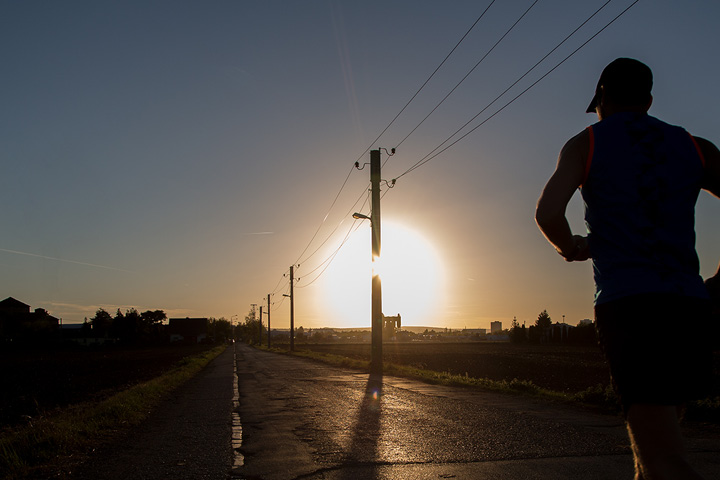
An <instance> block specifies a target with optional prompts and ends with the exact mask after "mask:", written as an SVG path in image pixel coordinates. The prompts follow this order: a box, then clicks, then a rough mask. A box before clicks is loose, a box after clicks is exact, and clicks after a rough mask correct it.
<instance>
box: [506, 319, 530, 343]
mask: <svg viewBox="0 0 720 480" xmlns="http://www.w3.org/2000/svg"><path fill="white" fill-rule="evenodd" d="M508 333H509V335H510V340H511V341H512V342H515V343H522V342H525V341H526V340H527V337H526V332H525V326H524V325H523V326H522V327H521V326H520V323H519V322H518V321H517V317H513V321H512V323H511V324H510V331H509V332H508Z"/></svg>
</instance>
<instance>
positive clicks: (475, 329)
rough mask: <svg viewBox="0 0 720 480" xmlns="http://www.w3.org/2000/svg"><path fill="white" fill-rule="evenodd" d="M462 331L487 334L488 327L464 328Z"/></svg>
mask: <svg viewBox="0 0 720 480" xmlns="http://www.w3.org/2000/svg"><path fill="white" fill-rule="evenodd" d="M462 332H463V333H465V334H468V335H487V328H464V329H463V331H462Z"/></svg>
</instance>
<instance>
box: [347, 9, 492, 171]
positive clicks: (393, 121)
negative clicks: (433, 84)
mask: <svg viewBox="0 0 720 480" xmlns="http://www.w3.org/2000/svg"><path fill="white" fill-rule="evenodd" d="M494 3H495V0H492V1H491V2H490V5H488V6H487V7H486V8H485V10H483V12H482V13H481V14H480V16H479V17H478V18H477V20H475V23H473V24H472V26H471V27H470V28H469V29H468V31H467V32H465V35H463V36H462V38H461V39H460V40H459V41H458V42H457V43H456V44H455V46H454V47H453V48H452V50H450V53H448V54H447V55H446V56H445V58H444V59H443V61H442V62H440V65H438V66H437V68H436V69H435V70H434V71H433V72H432V73H431V74H430V76H429V77H428V78H427V80H425V82H424V83H423V84H422V85H421V86H420V88H419V89H418V90H417V92H415V94H414V95H413V96H412V97H411V98H410V100H408V102H407V103H406V104H405V106H404V107H403V108H402V109H401V110H400V111H399V112H398V114H397V115H395V117H394V118H393V119H392V120H390V123H388V125H387V127H385V128H384V129H383V131H382V132H380V135H378V136H377V138H376V139H375V140H373V141H372V142H371V143H370V146H369V147H367V148H366V149H365V151H364V152H363V153H361V154H360V157H358V159H357V161H358V162H359V161H360V160H362V158H363V156H365V154H366V153H367V152H368V151H369V150H370V149H371V148H372V146H373V145H375V144H376V143H377V141H378V140H380V137H382V136H383V135H384V134H385V132H387V131H388V129H389V128H390V127H391V126H392V124H393V123H395V120H397V119H398V117H400V115H402V113H403V112H404V111H405V109H406V108H407V107H408V106H409V105H410V104H411V103H412V102H413V100H415V97H417V96H418V95H419V94H420V92H421V91H422V90H423V89H424V88H425V86H426V85H427V84H428V83H429V82H430V80H431V79H432V78H433V77H434V76H435V74H436V73H437V72H438V70H440V68H442V66H443V65H444V64H445V62H446V61H447V59H448V58H450V56H451V55H452V54H453V52H455V50H456V49H457V48H458V47H459V46H460V44H461V43H462V42H463V40H465V37H467V36H468V35H469V34H470V32H471V31H472V30H473V29H474V28H475V25H477V24H478V22H480V20H481V19H482V18H483V17H484V16H485V14H486V13H487V11H488V10H490V7H492V5H493V4H494Z"/></svg>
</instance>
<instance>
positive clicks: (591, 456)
mask: <svg viewBox="0 0 720 480" xmlns="http://www.w3.org/2000/svg"><path fill="white" fill-rule="evenodd" d="M236 365H237V375H238V384H239V394H240V395H239V413H240V420H241V423H242V439H241V442H239V441H238V440H239V439H237V438H236V445H235V446H236V447H238V446H239V449H238V450H237V451H236V454H237V461H238V463H242V465H236V466H235V468H234V469H233V478H234V479H245V480H256V479H263V480H287V479H413V480H416V479H438V478H458V479H523V480H524V479H554V480H559V479H571V478H572V479H578V478H583V479H586V480H592V479H622V478H628V479H630V478H632V474H633V472H632V470H633V468H632V456H631V453H630V448H629V442H628V440H627V436H626V433H625V428H624V426H623V423H622V420H621V419H619V418H617V417H613V416H607V415H596V414H593V413H589V412H588V411H586V410H582V409H579V408H576V407H570V406H566V405H565V406H564V405H557V404H548V403H547V402H541V401H533V400H530V399H527V398H524V397H520V396H514V395H504V394H495V393H487V392H477V391H471V390H465V389H459V388H450V387H442V386H435V385H426V384H423V383H420V382H415V381H409V380H404V379H400V378H396V377H383V378H373V377H371V376H369V375H367V374H359V373H356V372H353V371H350V370H344V369H339V368H331V367H328V366H326V365H322V364H319V363H315V362H312V361H307V360H302V359H298V358H294V357H289V356H285V355H278V354H272V353H267V352H262V351H258V350H254V349H252V348H250V347H248V346H246V345H242V344H238V345H237V348H236ZM686 430H687V434H688V435H689V436H690V437H691V438H689V442H688V446H689V448H690V450H691V458H692V459H693V461H694V462H695V463H696V464H697V465H698V467H699V469H700V470H701V472H703V473H704V474H705V475H706V476H707V478H720V455H719V453H720V439H719V437H718V435H717V430H716V429H712V428H698V426H696V425H695V426H693V425H688V428H686ZM236 436H237V435H236ZM240 443H241V445H240Z"/></svg>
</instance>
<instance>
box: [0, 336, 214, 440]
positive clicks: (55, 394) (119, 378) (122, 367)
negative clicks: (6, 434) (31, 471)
mask: <svg viewBox="0 0 720 480" xmlns="http://www.w3.org/2000/svg"><path fill="white" fill-rule="evenodd" d="M208 348H210V347H209V346H204V345H191V346H180V345H178V346H176V345H173V346H166V347H154V348H120V347H111V348H107V349H90V350H88V349H80V348H78V349H72V348H55V349H53V348H49V349H34V350H15V351H13V350H10V351H3V352H0V385H3V388H2V389H0V428H2V427H3V426H12V425H16V424H19V423H22V422H24V421H26V420H29V418H28V417H35V416H37V415H42V414H44V413H46V412H50V411H52V410H53V409H56V408H61V407H64V406H67V405H70V404H73V403H78V402H85V401H97V400H102V399H104V398H106V397H108V396H110V395H111V394H113V393H116V392H118V391H120V390H123V389H125V388H127V387H128V386H130V385H134V384H137V383H139V382H143V381H146V380H149V379H151V378H154V377H156V376H158V375H160V374H162V373H164V372H166V371H168V370H169V369H170V368H172V367H173V366H174V365H176V364H177V363H178V362H179V361H180V360H182V359H183V358H184V357H186V356H188V355H194V354H197V353H200V352H202V351H205V350H207V349H208Z"/></svg>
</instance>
